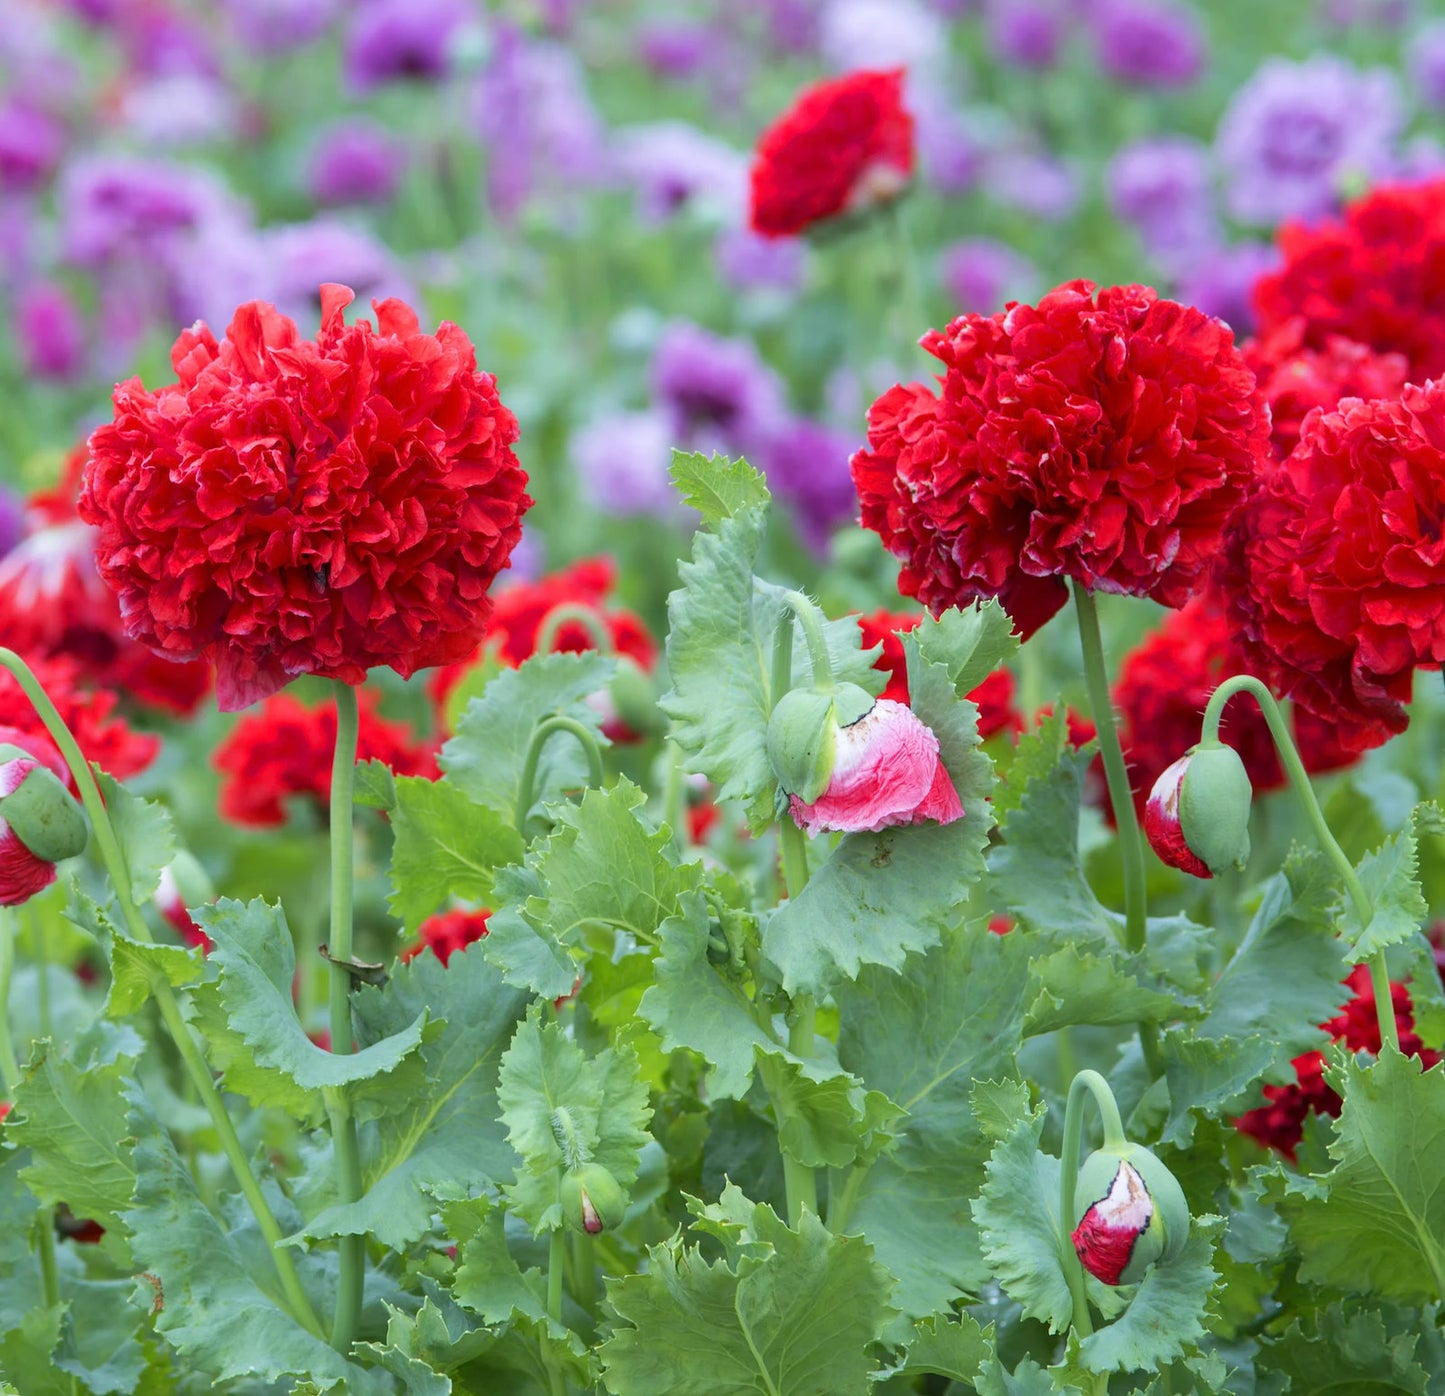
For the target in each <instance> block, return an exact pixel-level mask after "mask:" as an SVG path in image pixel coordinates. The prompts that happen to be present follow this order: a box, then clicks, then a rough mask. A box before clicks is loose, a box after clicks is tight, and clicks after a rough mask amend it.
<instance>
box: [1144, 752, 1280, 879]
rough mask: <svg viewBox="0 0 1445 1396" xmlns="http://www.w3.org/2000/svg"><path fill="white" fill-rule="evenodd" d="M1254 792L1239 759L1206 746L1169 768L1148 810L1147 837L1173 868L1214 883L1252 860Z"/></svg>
mask: <svg viewBox="0 0 1445 1396" xmlns="http://www.w3.org/2000/svg"><path fill="white" fill-rule="evenodd" d="M1253 798H1254V790H1253V787H1251V785H1250V783H1249V773H1248V772H1247V771H1246V770H1245V768H1244V762H1243V761H1242V760H1240V757H1239V753H1238V752H1237V751H1235V749H1234V748H1233V747H1231V746H1225V745H1224V744H1223V743H1221V742H1205V743H1201V744H1200V745H1199V746H1197V747H1195V748H1194V749H1193V750H1192V751H1191V752H1189V753H1188V755H1186V756H1181V757H1180V758H1179V760H1177V761H1175V762H1174V763H1173V764H1172V765H1171V766H1168V767H1166V768H1165V770H1164V772H1163V773H1162V774H1161V775H1160V777H1159V779H1158V780H1156V781H1155V782H1154V788H1153V789H1152V790H1151V791H1150V792H1149V799H1148V801H1147V803H1146V804H1145V806H1144V833H1145V835H1146V837H1147V838H1148V840H1149V844H1150V846H1151V847H1152V848H1153V849H1154V851H1155V853H1157V854H1158V855H1159V857H1160V858H1161V859H1162V860H1163V861H1164V862H1166V863H1168V864H1169V866H1170V867H1172V868H1179V869H1181V870H1182V871H1184V872H1187V873H1191V874H1193V875H1194V876H1195V877H1212V876H1213V875H1214V874H1215V873H1217V872H1222V871H1223V870H1224V869H1225V868H1227V867H1230V866H1231V865H1234V866H1240V867H1242V866H1243V865H1244V863H1245V861H1246V860H1247V859H1248V857H1249V810H1250V805H1251V803H1252V801H1253Z"/></svg>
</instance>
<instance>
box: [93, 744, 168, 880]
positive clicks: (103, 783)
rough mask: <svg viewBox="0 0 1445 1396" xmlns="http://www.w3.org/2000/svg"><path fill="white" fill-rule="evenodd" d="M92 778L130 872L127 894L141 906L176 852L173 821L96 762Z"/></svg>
mask: <svg viewBox="0 0 1445 1396" xmlns="http://www.w3.org/2000/svg"><path fill="white" fill-rule="evenodd" d="M95 780H96V784H97V785H99V786H100V793H101V798H102V799H104V801H105V809H106V813H107V814H108V815H109V816H110V823H111V827H112V828H113V829H114V830H115V838H116V842H117V843H118V844H120V852H121V858H122V860H123V861H124V863H125V867H126V872H127V873H128V874H129V876H130V887H131V896H132V897H134V899H135V902H136V905H137V906H141V905H143V904H144V903H146V902H148V901H149V900H150V899H151V897H153V896H154V895H155V890H156V888H157V887H159V886H160V882H161V872H162V870H163V869H164V868H166V867H168V866H169V865H170V862H171V860H172V859H173V858H174V857H175V856H176V830H175V821H174V820H173V819H172V818H171V812H170V810H168V809H167V808H166V807H165V806H164V805H162V804H158V803H157V802H156V801H155V800H146V799H142V798H141V796H139V795H137V794H134V793H133V792H132V791H130V790H127V789H126V788H125V786H123V785H122V784H121V783H120V782H119V781H117V780H116V779H114V777H112V776H108V775H107V774H106V773H105V772H104V771H102V770H101V769H100V768H99V767H98V766H97V767H95Z"/></svg>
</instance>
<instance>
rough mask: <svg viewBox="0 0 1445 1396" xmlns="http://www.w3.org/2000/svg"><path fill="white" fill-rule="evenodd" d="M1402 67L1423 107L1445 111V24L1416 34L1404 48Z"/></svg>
mask: <svg viewBox="0 0 1445 1396" xmlns="http://www.w3.org/2000/svg"><path fill="white" fill-rule="evenodd" d="M1405 64H1406V67H1407V68H1408V69H1409V72H1410V80H1411V81H1412V82H1413V83H1414V84H1415V90H1416V91H1417V92H1419V94H1420V97H1421V100H1422V101H1423V102H1424V103H1425V105H1426V106H1427V107H1433V108H1434V109H1435V110H1436V111H1441V110H1445V20H1436V21H1435V22H1434V23H1433V24H1427V25H1426V26H1425V27H1424V28H1423V29H1421V30H1419V31H1418V32H1417V33H1416V34H1415V36H1414V37H1413V38H1412V39H1411V40H1410V42H1409V43H1408V44H1407V45H1406V46H1405Z"/></svg>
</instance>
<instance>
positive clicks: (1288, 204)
mask: <svg viewBox="0 0 1445 1396" xmlns="http://www.w3.org/2000/svg"><path fill="white" fill-rule="evenodd" d="M1403 121H1404V115H1403V112H1402V110H1401V102H1400V92H1399V87H1398V85H1397V83H1396V81H1395V77H1394V75H1393V74H1392V73H1390V72H1387V71H1386V70H1385V69H1383V68H1375V69H1371V70H1370V71H1368V72H1361V71H1360V70H1359V69H1358V68H1354V67H1352V66H1351V65H1350V64H1348V63H1346V62H1345V61H1344V60H1343V59H1342V58H1336V57H1334V56H1333V55H1331V54H1319V55H1317V56H1316V57H1314V58H1311V59H1308V60H1306V61H1305V62H1303V63H1291V62H1289V61H1287V60H1286V59H1282V58H1275V59H1271V60H1270V61H1269V62H1267V63H1265V64H1264V65H1263V66H1262V67H1261V68H1260V69H1259V70H1258V71H1257V72H1256V73H1255V74H1254V76H1253V77H1252V78H1250V80H1249V81H1248V82H1247V83H1245V85H1244V86H1243V87H1242V88H1240V90H1239V91H1238V92H1237V93H1236V94H1235V96H1234V100H1233V101H1232V102H1231V103H1230V105H1229V108H1228V110H1227V111H1226V112H1225V113H1224V117H1223V119H1222V120H1221V121H1220V123H1219V133H1218V135H1217V137H1216V139H1215V151H1216V153H1217V154H1218V157H1219V162H1220V164H1221V165H1222V166H1223V167H1224V169H1225V170H1226V171H1227V172H1228V174H1229V176H1230V182H1229V191H1228V198H1229V208H1230V211H1231V212H1232V213H1233V214H1234V215H1235V216H1236V217H1237V218H1240V219H1242V220H1243V221H1245V222H1247V223H1258V224H1261V225H1264V226H1267V227H1270V226H1273V225H1274V224H1276V223H1281V222H1283V221H1284V220H1285V219H1289V218H1299V219H1306V220H1308V219H1315V218H1321V217H1323V216H1324V215H1326V214H1328V213H1330V212H1331V211H1332V210H1333V209H1334V208H1335V206H1336V204H1337V203H1338V201H1339V195H1340V192H1341V185H1342V183H1343V182H1344V181H1345V180H1348V179H1354V180H1356V181H1358V180H1361V179H1369V178H1370V177H1371V176H1373V175H1375V174H1378V173H1380V172H1382V171H1384V170H1387V169H1388V168H1389V165H1390V161H1391V158H1392V154H1393V151H1394V146H1395V141H1396V138H1397V137H1398V135H1399V133H1400V128H1401V125H1402V124H1403Z"/></svg>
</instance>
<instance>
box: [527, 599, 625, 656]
mask: <svg viewBox="0 0 1445 1396" xmlns="http://www.w3.org/2000/svg"><path fill="white" fill-rule="evenodd" d="M564 625H576V626H579V627H580V628H581V629H583V630H585V631H586V632H587V638H588V640H589V641H591V643H590V645H589V646H588V648H589V649H594V650H596V651H597V652H598V653H599V654H616V653H617V646H616V645H614V644H613V643H612V632H611V631H610V630H609V629H608V628H607V622H606V621H604V620H603V619H602V617H601V616H600V615H598V614H597V611H596V609H595V608H594V607H592V606H582V605H579V604H578V603H577V602H575V601H562V602H559V603H558V604H557V605H555V606H553V607H552V609H551V610H550V611H548V612H547V614H546V615H544V616H543V617H542V623H541V624H540V625H539V626H538V627H537V639H536V642H535V643H534V644H533V646H532V650H533V653H534V654H551V653H552V652H553V650H555V649H556V648H557V639H558V637H559V636H560V635H561V633H562V627H563V626H564Z"/></svg>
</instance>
